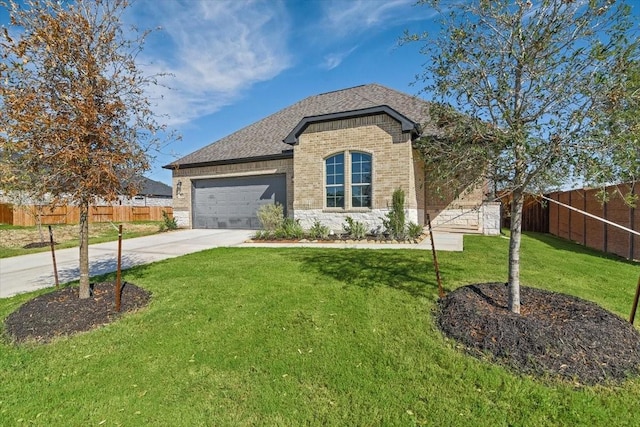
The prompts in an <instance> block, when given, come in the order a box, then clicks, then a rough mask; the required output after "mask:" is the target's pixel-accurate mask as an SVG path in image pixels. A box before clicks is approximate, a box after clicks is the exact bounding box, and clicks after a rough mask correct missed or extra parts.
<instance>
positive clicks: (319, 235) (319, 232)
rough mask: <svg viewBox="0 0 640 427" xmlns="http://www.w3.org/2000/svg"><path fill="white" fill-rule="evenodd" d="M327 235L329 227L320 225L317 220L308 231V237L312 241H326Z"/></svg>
mask: <svg viewBox="0 0 640 427" xmlns="http://www.w3.org/2000/svg"><path fill="white" fill-rule="evenodd" d="M329 233H330V230H329V227H327V226H326V225H322V224H321V223H320V221H318V220H316V221H314V222H313V225H312V226H311V228H310V229H309V237H311V238H313V239H326V238H327V237H329Z"/></svg>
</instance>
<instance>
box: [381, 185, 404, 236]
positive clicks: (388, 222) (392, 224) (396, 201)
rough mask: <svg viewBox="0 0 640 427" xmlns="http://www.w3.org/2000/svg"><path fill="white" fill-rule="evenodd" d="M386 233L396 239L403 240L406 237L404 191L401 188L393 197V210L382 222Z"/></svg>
mask: <svg viewBox="0 0 640 427" xmlns="http://www.w3.org/2000/svg"><path fill="white" fill-rule="evenodd" d="M382 224H383V226H384V228H385V232H386V233H389V235H390V236H391V237H392V238H394V239H403V238H404V235H405V216H404V191H403V190H402V189H400V188H398V189H397V190H395V191H394V192H393V195H392V196H391V210H390V211H389V212H388V213H387V215H386V218H384V219H383V220H382Z"/></svg>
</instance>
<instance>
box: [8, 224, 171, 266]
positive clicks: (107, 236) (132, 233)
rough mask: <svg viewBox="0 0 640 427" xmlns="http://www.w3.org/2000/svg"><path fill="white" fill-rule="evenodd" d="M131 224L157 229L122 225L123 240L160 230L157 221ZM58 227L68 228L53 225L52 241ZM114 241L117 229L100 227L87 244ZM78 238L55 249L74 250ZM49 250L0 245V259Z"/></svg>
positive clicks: (46, 247) (45, 248)
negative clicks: (130, 228)
mask: <svg viewBox="0 0 640 427" xmlns="http://www.w3.org/2000/svg"><path fill="white" fill-rule="evenodd" d="M131 224H149V225H157V228H154V229H152V230H146V231H136V230H128V229H127V223H125V224H124V227H123V231H122V238H123V239H132V238H134V237H142V236H148V235H151V234H156V233H158V232H159V229H160V224H161V222H158V221H139V222H135V223H131ZM47 227H48V226H43V233H44V237H45V241H46V242H48V241H49V230H48V228H47ZM58 227H68V226H66V225H65V226H58V225H53V226H52V228H53V235H54V239H55V236H56V228H58ZM95 228H96V226H95V225H94V224H90V225H89V230H90V233H91V232H92V231H91V230H94V229H95ZM1 230H37V227H35V226H33V227H20V226H14V225H8V224H0V231H1ZM114 240H118V228H117V225H113V226H110V227H102V228H101V231H100V232H99V233H98V235H96V236H91V237H90V238H89V244H95V243H104V242H112V241H114ZM36 241H40V240H39V239H36ZM78 244H79V243H78V238H76V239H74V240H68V241H65V242H60V243H56V249H66V248H74V247H77V246H78ZM50 250H51V248H50V246H45V247H41V248H29V249H24V248H20V247H6V246H3V245H2V244H1V243H0V258H9V257H14V256H19V255H28V254H33V253H38V252H45V251H50Z"/></svg>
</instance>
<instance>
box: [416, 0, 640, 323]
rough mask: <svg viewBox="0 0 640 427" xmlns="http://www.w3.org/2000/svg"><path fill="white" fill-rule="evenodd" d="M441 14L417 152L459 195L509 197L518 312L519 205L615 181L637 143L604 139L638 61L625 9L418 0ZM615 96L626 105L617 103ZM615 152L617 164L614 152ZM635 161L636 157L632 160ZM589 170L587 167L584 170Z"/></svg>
mask: <svg viewBox="0 0 640 427" xmlns="http://www.w3.org/2000/svg"><path fill="white" fill-rule="evenodd" d="M420 3H422V4H423V5H428V6H431V7H432V8H434V9H435V10H437V11H438V12H439V16H440V17H441V20H440V22H439V24H440V26H439V32H437V33H435V34H433V35H431V34H421V35H411V34H405V37H404V40H405V41H407V42H410V41H418V42H424V44H423V47H422V49H421V52H422V53H423V54H425V55H428V57H429V59H428V61H427V63H426V65H425V67H424V73H423V74H422V75H420V76H418V79H419V81H422V82H424V92H425V93H427V94H429V95H431V96H432V97H433V98H434V100H436V101H438V105H436V106H434V108H432V109H431V111H430V114H431V116H432V118H433V120H434V123H435V125H436V127H437V128H438V131H439V132H438V133H437V136H436V137H432V138H428V139H426V138H425V139H423V140H422V141H420V142H419V147H420V148H421V150H422V152H423V154H424V158H425V159H426V161H427V166H428V167H430V168H433V169H435V170H436V171H437V172H438V173H439V174H440V176H441V177H442V178H443V179H444V180H446V181H449V182H455V183H457V184H459V185H460V186H461V188H463V187H464V186H465V185H468V184H469V183H471V182H472V181H473V180H476V179H478V177H479V176H481V177H482V178H489V179H490V180H492V181H493V182H494V183H496V185H497V186H498V187H499V188H501V189H503V190H507V191H509V192H511V197H512V206H511V234H510V244H509V309H510V310H511V311H513V312H515V313H519V312H520V238H521V219H522V207H523V199H524V195H525V193H526V192H536V191H537V190H541V189H543V188H545V187H546V188H548V186H549V185H554V184H557V183H560V182H565V183H566V182H568V180H569V179H572V177H573V178H576V179H577V175H578V174H582V177H580V179H584V178H595V177H596V176H597V175H600V176H605V175H606V176H608V178H609V179H612V178H613V177H615V176H616V175H619V174H620V172H622V171H623V170H624V166H623V167H622V168H620V167H618V168H617V169H616V167H615V165H618V166H619V165H621V164H623V165H624V162H631V161H635V162H636V164H637V159H638V157H637V153H638V151H637V147H638V142H637V139H636V140H635V142H633V141H632V140H630V139H625V138H606V139H603V138H599V136H602V132H603V131H604V130H605V129H608V132H610V133H614V134H615V133H616V130H615V129H613V128H612V127H611V126H609V123H607V122H608V120H607V114H604V112H605V111H607V109H608V111H609V112H611V110H612V108H613V107H615V106H616V105H619V103H620V102H622V100H623V99H624V98H625V97H626V95H624V94H623V92H622V91H620V90H619V89H620V88H621V87H624V85H625V81H626V79H627V76H628V71H629V67H630V65H632V60H634V59H637V52H638V51H637V47H638V46H637V45H638V39H637V33H636V28H634V27H633V21H632V20H631V19H630V16H629V14H630V8H629V6H628V5H626V4H624V3H623V2H616V1H615V0H589V1H580V0H535V1H530V0H473V1H462V2H458V1H444V0H443V1H439V0H422V1H420ZM616 96H619V97H620V98H619V99H616V98H615V97H616ZM614 151H615V152H616V153H618V154H617V155H616V156H611V155H610V154H611V153H612V152H614ZM634 156H635V157H634ZM587 163H588V167H584V166H585V165H586V164H587Z"/></svg>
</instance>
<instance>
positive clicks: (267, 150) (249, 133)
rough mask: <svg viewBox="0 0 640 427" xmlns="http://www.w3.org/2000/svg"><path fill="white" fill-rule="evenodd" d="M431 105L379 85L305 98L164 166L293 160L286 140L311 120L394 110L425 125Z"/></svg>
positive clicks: (357, 87) (176, 166) (412, 120)
mask: <svg viewBox="0 0 640 427" xmlns="http://www.w3.org/2000/svg"><path fill="white" fill-rule="evenodd" d="M428 105H429V104H428V103H427V102H425V101H423V100H421V99H419V98H417V97H414V96H411V95H408V94H406V93H402V92H398V91H396V90H393V89H389V88H387V87H384V86H381V85H378V84H368V85H362V86H356V87H352V88H349V89H343V90H337V91H334V92H327V93H323V94H320V95H315V96H310V97H308V98H305V99H303V100H302V101H299V102H297V103H295V104H293V105H291V106H289V107H287V108H285V109H283V110H280V111H278V112H277V113H275V114H272V115H270V116H268V117H265V118H264V119H262V120H260V121H258V122H255V123H253V124H251V125H249V126H247V127H245V128H243V129H240V130H239V131H237V132H235V133H232V134H231V135H228V136H226V137H224V138H222V139H220V140H218V141H216V142H214V143H212V144H209V145H207V146H206V147H203V148H201V149H199V150H197V151H194V152H193V153H191V154H188V155H186V156H184V157H182V158H181V159H179V160H176V161H175V162H173V163H171V164H169V165H166V166H164V167H165V168H167V169H174V168H184V167H196V166H205V165H208V164H211V165H213V164H224V163H237V162H246V161H251V160H261V159H277V158H287V157H292V156H293V151H292V147H291V145H289V144H287V143H285V142H284V140H285V139H286V138H287V137H288V136H290V134H291V133H292V132H294V133H295V129H296V128H297V127H299V126H301V125H303V124H304V123H305V119H308V118H310V117H311V118H314V117H318V116H323V115H337V116H339V115H340V114H338V113H345V112H352V111H365V110H367V109H371V111H376V110H380V111H384V110H385V109H386V108H390V109H391V111H395V112H397V113H399V115H401V116H403V117H404V118H406V119H407V120H408V121H410V122H413V124H415V125H424V124H425V123H427V122H428V121H429V119H428ZM377 107H380V108H377ZM403 126H404V124H403ZM296 136H297V135H296ZM289 142H290V143H291V138H289Z"/></svg>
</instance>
